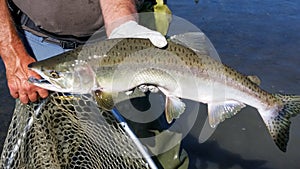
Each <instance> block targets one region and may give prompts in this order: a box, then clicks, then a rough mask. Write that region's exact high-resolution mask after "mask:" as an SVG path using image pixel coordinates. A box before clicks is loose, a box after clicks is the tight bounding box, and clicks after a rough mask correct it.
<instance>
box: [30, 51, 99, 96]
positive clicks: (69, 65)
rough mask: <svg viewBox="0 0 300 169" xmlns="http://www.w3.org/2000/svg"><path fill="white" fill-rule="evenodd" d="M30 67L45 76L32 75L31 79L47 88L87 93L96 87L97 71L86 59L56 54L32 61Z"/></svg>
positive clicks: (35, 83) (57, 90) (37, 84)
mask: <svg viewBox="0 0 300 169" xmlns="http://www.w3.org/2000/svg"><path fill="white" fill-rule="evenodd" d="M28 68H29V69H30V70H32V71H34V72H36V73H37V74H39V75H40V76H41V77H42V78H43V79H36V78H34V77H30V78H29V81H30V82H31V83H33V84H34V85H36V86H39V87H41V88H44V89H47V90H51V91H56V92H66V93H77V94H85V93H89V92H90V91H92V90H93V89H94V88H95V84H96V83H95V81H96V79H95V73H94V71H93V70H92V68H91V66H89V65H88V63H86V62H85V61H84V60H80V61H79V60H76V59H68V60H66V59H65V60H64V59H63V58H59V56H55V57H53V58H49V59H46V60H42V61H38V62H34V63H31V64H29V65H28Z"/></svg>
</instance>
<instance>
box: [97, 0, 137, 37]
mask: <svg viewBox="0 0 300 169" xmlns="http://www.w3.org/2000/svg"><path fill="white" fill-rule="evenodd" d="M100 4H101V9H102V15H103V18H104V23H105V28H106V34H107V35H108V36H109V35H110V33H111V31H112V30H113V29H114V28H116V27H118V26H119V25H120V24H122V23H124V22H126V21H129V20H136V18H135V16H134V15H133V14H135V13H136V12H137V11H136V6H135V0H113V1H112V0H100Z"/></svg>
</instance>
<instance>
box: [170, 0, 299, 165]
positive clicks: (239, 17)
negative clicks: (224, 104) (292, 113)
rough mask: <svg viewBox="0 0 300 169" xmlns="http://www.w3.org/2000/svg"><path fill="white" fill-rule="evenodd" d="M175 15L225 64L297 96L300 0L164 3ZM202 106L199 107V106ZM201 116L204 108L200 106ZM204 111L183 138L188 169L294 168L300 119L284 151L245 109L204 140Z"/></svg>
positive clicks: (270, 88) (268, 86) (273, 89)
mask: <svg viewBox="0 0 300 169" xmlns="http://www.w3.org/2000/svg"><path fill="white" fill-rule="evenodd" d="M168 3H169V7H170V8H171V9H172V10H173V14H174V15H177V16H180V17H182V18H185V19H186V20H188V21H190V22H191V23H193V24H195V25H196V26H197V27H199V28H200V29H201V30H202V31H203V32H204V33H205V34H206V35H207V36H208V37H209V39H210V40H211V42H212V43H213V45H214V46H215V48H216V50H217V51H218V53H219V55H220V58H221V60H222V62H223V63H225V64H227V65H230V66H231V67H233V68H235V69H237V70H238V71H240V72H242V73H243V74H248V75H257V76H259V77H260V79H261V81H262V84H261V86H262V88H264V89H265V90H267V91H269V92H284V93H293V94H300V76H299V75H300V69H299V66H300V58H299V53H300V48H299V46H300V33H299V30H300V12H299V11H300V1H297V0H289V1H281V0H264V1H260V0H249V1H246V0H241V1H236V0H200V2H199V3H198V4H197V5H196V4H194V2H193V0H181V1H171V0H170V1H168ZM202 108H203V106H202ZM202 111H203V114H205V113H206V108H205V107H204V108H203V110H202ZM203 118H205V115H201V114H199V116H198V121H197V124H198V125H197V124H196V125H195V126H194V127H193V129H192V131H191V132H190V135H188V136H187V137H186V138H185V139H184V142H183V143H184V147H185V148H186V150H187V152H188V153H189V155H190V157H191V161H190V163H191V165H190V168H197V169H198V168H199V169H215V168H220V169H229V168H230V169H233V168H234V169H239V168H241V169H284V168H287V169H298V168H300V161H299V158H298V155H299V152H298V150H299V149H300V117H299V116H298V117H295V118H293V119H292V124H291V131H290V141H289V144H288V150H287V152H286V153H283V152H281V151H280V150H279V149H278V148H277V147H276V145H275V144H274V143H273V141H272V139H271V137H270V136H269V134H268V131H267V129H266V127H265V126H264V123H263V121H262V119H261V118H260V116H259V114H258V112H257V111H256V110H255V109H254V108H251V107H247V108H246V109H243V110H242V111H241V112H240V113H239V114H237V115H236V116H235V117H233V118H231V119H227V120H226V121H224V122H223V123H222V124H220V125H219V126H218V128H217V130H216V131H215V133H214V134H213V135H212V137H211V138H210V139H209V140H208V141H207V142H205V143H203V144H199V143H198V139H197V138H198V137H199V133H200V129H201V127H202V124H203Z"/></svg>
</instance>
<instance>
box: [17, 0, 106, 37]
mask: <svg viewBox="0 0 300 169" xmlns="http://www.w3.org/2000/svg"><path fill="white" fill-rule="evenodd" d="M13 2H14V3H15V4H16V6H17V7H19V9H20V10H21V11H22V12H23V13H25V14H26V15H27V16H28V17H29V18H30V19H31V20H32V21H33V22H34V23H35V24H36V26H38V27H40V28H41V29H43V30H45V31H47V32H51V33H53V34H57V35H73V36H77V37H82V36H89V35H91V34H93V33H94V32H95V31H96V30H98V29H99V28H101V27H102V26H103V25H104V23H103V17H102V13H101V8H100V2H99V0H75V1H74V0H38V1H32V0H13Z"/></svg>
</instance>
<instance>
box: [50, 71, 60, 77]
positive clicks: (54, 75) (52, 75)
mask: <svg viewBox="0 0 300 169" xmlns="http://www.w3.org/2000/svg"><path fill="white" fill-rule="evenodd" d="M50 76H51V77H52V78H59V77H60V76H59V73H58V72H57V71H55V70H52V71H51V72H50Z"/></svg>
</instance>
